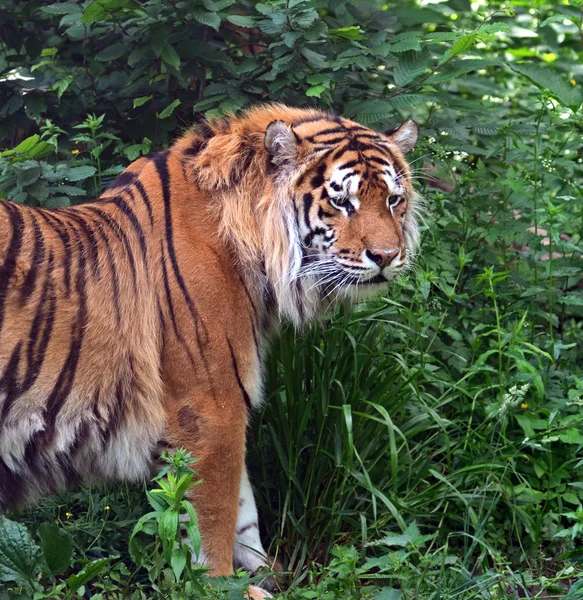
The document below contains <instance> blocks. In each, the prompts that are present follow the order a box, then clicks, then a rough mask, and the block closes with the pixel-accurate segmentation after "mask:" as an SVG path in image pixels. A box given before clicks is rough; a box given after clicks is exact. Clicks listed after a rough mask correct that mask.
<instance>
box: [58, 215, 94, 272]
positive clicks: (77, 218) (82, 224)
mask: <svg viewBox="0 0 583 600" xmlns="http://www.w3.org/2000/svg"><path fill="white" fill-rule="evenodd" d="M65 216H66V218H68V219H70V220H71V221H73V223H75V224H76V225H77V228H76V229H77V231H79V230H80V231H82V232H83V234H84V235H85V237H86V238H87V241H88V242H89V252H88V254H87V255H88V257H89V259H90V262H91V269H92V271H93V275H94V276H95V277H97V279H99V278H100V276H101V274H100V269H99V244H98V243H97V240H96V239H95V232H94V231H93V228H92V227H91V226H90V225H88V224H87V221H86V220H85V217H83V216H82V215H79V214H77V213H73V212H66V213H65Z"/></svg>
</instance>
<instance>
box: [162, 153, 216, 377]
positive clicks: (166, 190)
mask: <svg viewBox="0 0 583 600" xmlns="http://www.w3.org/2000/svg"><path fill="white" fill-rule="evenodd" d="M154 164H155V165H156V169H157V170H158V175H159V177H160V182H161V184H162V197H163V199H164V220H165V227H166V246H167V247H168V256H169V258H170V264H171V266H172V271H173V273H174V277H175V278H176V281H177V282H178V286H179V287H180V291H181V292H182V297H183V298H184V301H185V302H186V305H187V307H188V310H189V312H190V315H191V316H192V320H193V322H194V329H195V332H196V340H197V343H198V345H199V348H201V355H202V356H203V360H204V361H205V364H206V359H205V358H204V354H203V352H202V348H203V347H204V346H205V345H206V344H207V343H208V331H207V329H206V326H205V324H204V323H203V322H202V320H201V319H200V316H199V314H198V311H197V310H196V307H195V305H194V302H193V300H192V298H191V296H190V294H189V293H188V290H187V289H186V284H185V283H184V278H183V277H182V273H181V272H180V267H179V266H178V260H177V258H176V248H175V246H174V231H173V228H172V205H171V202H170V196H171V192H170V172H169V170H168V152H160V154H158V155H157V156H156V157H155V158H154ZM202 336H204V338H203V337H202ZM206 368H207V372H209V371H208V365H207V367H206Z"/></svg>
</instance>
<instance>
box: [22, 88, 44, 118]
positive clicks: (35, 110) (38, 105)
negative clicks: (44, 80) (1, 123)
mask: <svg viewBox="0 0 583 600" xmlns="http://www.w3.org/2000/svg"><path fill="white" fill-rule="evenodd" d="M24 109H25V111H26V114H27V116H28V117H30V118H31V119H34V120H35V121H39V120H40V118H41V114H42V113H43V112H44V111H45V110H46V109H47V103H46V101H45V99H44V98H43V97H42V96H37V95H36V94H27V95H26V98H25V106H24Z"/></svg>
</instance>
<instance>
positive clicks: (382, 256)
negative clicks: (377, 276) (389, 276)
mask: <svg viewBox="0 0 583 600" xmlns="http://www.w3.org/2000/svg"><path fill="white" fill-rule="evenodd" d="M400 253H401V251H400V250H399V249H398V248H396V249H394V250H382V249H380V248H372V249H371V250H367V251H366V257H367V258H369V259H370V260H372V261H373V262H374V263H375V264H376V265H378V266H379V267H381V269H383V268H384V267H386V266H387V265H389V264H391V261H392V260H393V259H394V258H395V257H397V256H399V254H400Z"/></svg>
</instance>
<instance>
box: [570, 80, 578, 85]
mask: <svg viewBox="0 0 583 600" xmlns="http://www.w3.org/2000/svg"><path fill="white" fill-rule="evenodd" d="M569 81H570V82H571V85H577V82H576V81H575V80H574V79H570V80H569Z"/></svg>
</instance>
